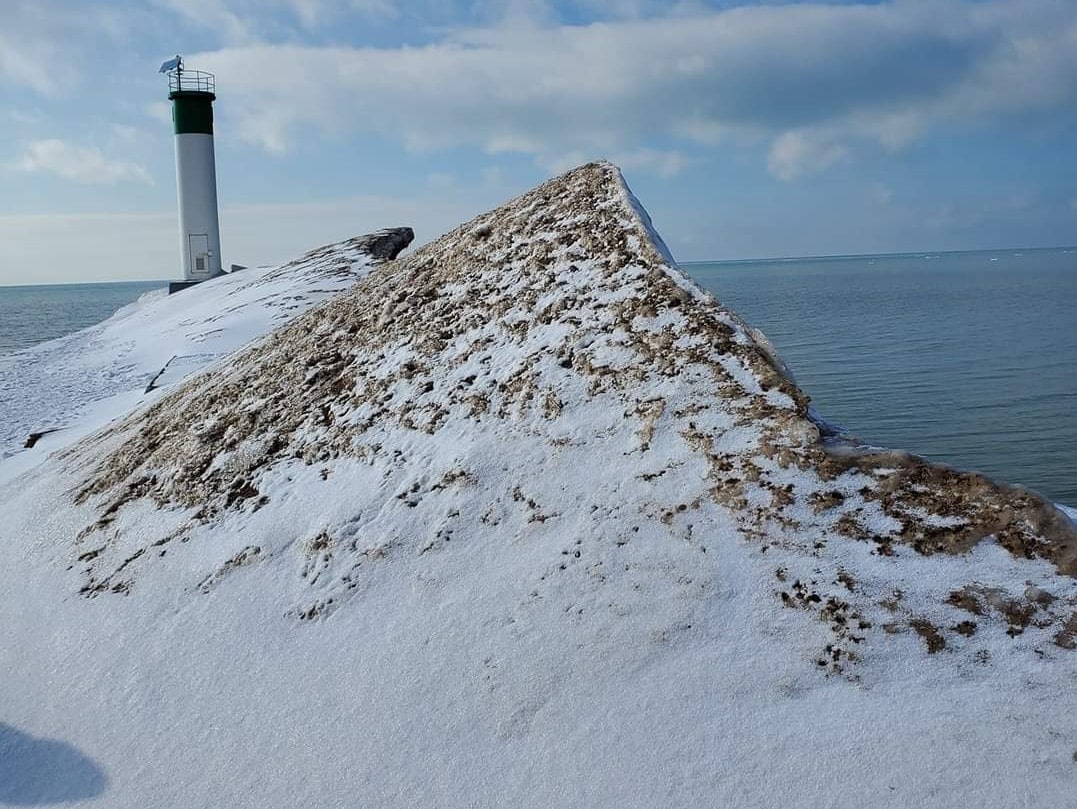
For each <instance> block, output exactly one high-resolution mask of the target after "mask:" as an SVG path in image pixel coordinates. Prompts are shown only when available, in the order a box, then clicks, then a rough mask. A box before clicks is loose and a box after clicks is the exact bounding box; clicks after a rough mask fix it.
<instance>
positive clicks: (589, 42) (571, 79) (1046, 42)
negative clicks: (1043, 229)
mask: <svg viewBox="0 0 1077 809" xmlns="http://www.w3.org/2000/svg"><path fill="white" fill-rule="evenodd" d="M200 1H204V0H200ZM540 5H541V4H540ZM648 5H649V4H646V3H638V4H637V3H627V4H626V5H625V13H626V14H632V13H635V11H634V9H635V10H636V11H639V12H640V13H642V12H643V11H646V10H647V7H648ZM529 7H530V5H529V4H525V5H524V9H525V11H526V9H527V8H529ZM525 16H527V14H525ZM531 16H534V15H533V14H532V15H531ZM198 60H199V65H200V66H204V67H205V68H206V69H209V70H214V71H216V72H217V74H218V76H219V78H220V87H221V93H222V95H221V99H222V103H221V104H220V105H219V114H220V115H222V117H228V118H229V119H230V120H229V124H230V127H231V128H232V130H233V131H234V132H237V133H238V134H239V136H240V137H242V138H244V139H246V140H249V141H252V142H255V143H258V144H260V145H261V146H262V147H264V148H266V149H267V150H270V151H278V152H279V151H283V150H285V149H287V148H288V146H289V145H290V143H292V142H293V141H294V140H296V139H297V138H299V137H307V136H309V135H310V134H316V133H318V132H322V133H331V134H334V135H337V134H340V133H342V132H374V133H378V134H382V135H386V136H388V137H393V138H396V139H399V140H400V141H402V142H403V143H405V144H407V145H408V146H409V148H412V149H416V150H432V149H438V148H446V147H455V146H477V147H479V148H481V149H483V150H485V151H486V152H488V153H499V152H519V153H525V154H531V155H533V156H535V157H536V159H538V160H539V161H540V162H542V163H543V164H544V165H550V164H554V163H557V162H558V161H559V158H560V157H561V156H563V155H569V154H574V153H580V154H596V153H600V154H608V155H611V156H612V155H614V154H616V153H622V154H627V155H630V156H631V155H633V154H636V155H638V157H637V159H638V160H640V161H641V164H642V165H644V166H645V167H647V168H650V169H654V170H658V171H659V172H665V173H667V174H674V173H676V172H677V171H678V170H680V168H681V166H682V164H681V163H679V162H678V160H677V158H675V157H670V156H667V157H666V158H663V159H661V160H659V159H658V158H657V157H656V156H655V155H656V154H657V152H655V153H654V154H652V155H651V156H650V157H647V156H646V155H647V154H648V152H647V151H646V150H645V147H647V146H649V145H651V144H653V143H655V142H657V141H659V140H661V141H665V142H668V141H670V140H672V141H678V140H679V141H681V142H691V143H695V144H701V145H713V144H714V143H716V142H719V141H720V140H721V139H725V138H727V137H728V136H730V135H734V136H737V137H750V138H756V139H758V138H765V139H767V140H769V141H770V142H771V145H770V154H769V165H770V166H771V169H772V171H774V173H775V174H776V175H777V176H779V177H783V178H786V179H792V178H796V177H803V176H807V175H809V174H811V173H813V172H816V171H819V170H822V169H825V168H826V167H828V166H831V165H834V164H835V163H837V162H839V161H842V160H844V159H846V158H848V157H850V156H852V155H854V154H855V152H856V150H857V149H860V148H864V147H865V146H867V147H872V148H883V149H888V150H896V149H901V148H903V147H905V146H906V145H907V144H908V143H910V142H911V141H913V140H914V139H916V138H917V137H919V136H920V135H921V134H922V133H924V132H928V131H930V130H931V129H932V128H934V127H938V126H942V125H947V124H949V123H952V122H954V121H959V122H961V123H969V122H975V121H977V120H981V119H985V118H998V117H1005V116H1012V118H1013V119H1014V120H1015V121H1017V122H1018V123H1020V121H1021V116H1023V115H1025V114H1028V113H1034V112H1037V111H1044V110H1048V111H1050V110H1054V111H1058V110H1065V109H1067V108H1068V107H1070V106H1072V105H1073V104H1075V103H1077V3H1072V2H1068V1H1067V0H1026V2H1024V3H1021V4H1014V3H1007V2H1000V1H999V0H994V1H991V2H972V1H971V0H918V1H917V2H894V3H884V4H879V5H853V6H849V5H780V6H763V7H758V6H751V7H742V8H735V9H731V10H726V11H706V12H703V11H696V12H695V13H693V14H690V15H688V16H677V15H674V16H667V17H654V16H651V17H648V18H646V19H643V20H636V19H625V20H615V21H612V22H603V23H596V24H592V25H586V26H559V27H557V26H549V25H547V26H541V25H537V24H536V23H535V22H534V20H533V19H527V20H525V21H524V22H509V23H505V24H501V25H497V26H495V27H487V28H473V29H468V30H458V31H455V32H453V33H451V34H449V35H447V36H446V38H444V39H442V40H440V41H438V42H435V43H432V44H428V45H424V46H420V47H400V48H369V47H368V48H348V47H314V46H303V45H295V44H279V45H264V44H263V45H250V46H247V47H238V48H225V49H222V50H219V51H215V52H208V53H204V54H200V55H199V56H198ZM267 65H287V70H267V69H266V66H267ZM641 149H644V151H640V150H641ZM680 151H683V150H674V151H673V152H670V153H668V154H669V155H673V154H677V153H678V152H680Z"/></svg>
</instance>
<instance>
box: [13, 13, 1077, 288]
mask: <svg viewBox="0 0 1077 809" xmlns="http://www.w3.org/2000/svg"><path fill="white" fill-rule="evenodd" d="M175 54H183V55H184V57H185V61H186V65H187V67H189V68H191V69H201V70H207V71H212V72H214V73H215V74H216V78H217V102H216V105H215V115H216V149H217V173H218V193H219V198H220V203H221V229H222V234H221V241H222V257H223V259H224V263H225V264H226V265H227V264H230V263H238V264H244V265H257V264H266V263H278V262H281V261H286V260H289V259H291V258H293V257H295V256H297V255H299V254H300V253H302V252H304V251H306V250H308V249H310V248H313V247H316V246H319V245H321V244H324V243H327V242H330V241H335V240H339V239H342V238H346V237H348V236H352V235H356V234H360V233H366V232H370V231H372V230H376V229H378V228H381V227H390V226H397V225H410V226H412V227H413V228H414V229H415V231H416V240H417V243H423V242H426V241H428V240H430V239H432V238H434V237H436V236H438V235H439V234H440V233H442V232H444V231H446V230H448V229H450V228H451V227H453V226H455V225H456V224H459V223H460V222H463V221H465V220H467V219H469V218H470V217H471V216H473V215H475V214H477V213H480V212H482V211H484V210H487V209H489V208H491V207H493V206H495V205H497V204H499V203H501V202H503V201H505V200H507V199H510V198H511V197H513V196H515V195H517V194H519V193H521V192H523V191H525V190H527V189H528V188H530V187H532V186H533V185H535V184H537V183H539V182H541V181H542V180H544V179H546V178H547V177H549V176H552V175H554V174H556V173H559V172H561V171H564V170H566V169H569V168H571V167H572V166H574V165H577V164H580V163H584V162H587V161H589V160H593V159H596V158H607V159H610V160H613V161H614V162H615V163H617V164H618V165H620V166H621V167H622V169H623V171H624V173H625V175H626V177H627V179H628V182H629V184H630V185H631V186H632V188H633V190H634V191H635V192H636V195H637V196H639V197H640V199H641V200H642V201H643V203H644V205H645V206H646V207H647V209H648V210H649V211H650V213H651V216H652V218H653V219H654V221H655V224H656V226H657V227H658V229H659V231H660V232H661V233H662V234H663V236H664V237H665V239H666V241H667V242H668V243H669V246H670V248H671V249H672V251H673V253H674V255H675V256H676V257H677V258H678V260H680V261H698V260H719V259H739V258H758V257H773V256H799V255H830V254H850V253H874V252H904V251H917V250H931V251H938V250H962V249H980V248H1004V247H1037V246H1062V245H1066V246H1069V245H1074V244H1077V148H1074V144H1077V2H1075V0H891V2H874V3H870V2H868V3H855V4H854V3H846V2H829V3H827V2H815V3H797V2H754V3H737V2H720V1H719V0H714V2H706V1H705V0H682V1H677V0H674V1H673V2H654V1H652V0H604V1H603V0H504V1H503V2H496V1H495V0H407V2H404V0H116V2H108V3H106V2H92V1H90V2H88V1H87V0H4V2H3V13H2V16H0V189H2V191H0V284H23V283H58V282H61V283H62V282H82V281H85V282H91V281H105V280H130V279H143V278H144V279H164V278H171V277H178V276H179V273H180V271H179V267H178V265H179V246H178V243H179V237H178V232H177V231H178V226H177V216H176V200H175V193H176V190H175V168H174V156H173V151H172V150H173V144H172V130H171V123H170V118H169V115H170V113H169V107H168V101H167V82H166V81H165V78H164V77H163V76H161V75H159V74H158V73H157V68H158V66H159V65H160V64H161V62H162V61H164V60H165V59H168V58H170V57H172V56H173V55H175Z"/></svg>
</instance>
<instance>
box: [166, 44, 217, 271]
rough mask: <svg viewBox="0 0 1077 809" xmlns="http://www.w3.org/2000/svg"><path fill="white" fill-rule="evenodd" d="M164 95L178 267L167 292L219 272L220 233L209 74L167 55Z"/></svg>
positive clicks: (211, 78) (213, 90)
mask: <svg viewBox="0 0 1077 809" xmlns="http://www.w3.org/2000/svg"><path fill="white" fill-rule="evenodd" d="M160 72H161V73H167V74H168V99H169V101H171V102H172V122H173V128H174V130H175V133H176V191H177V194H178V197H179V232H180V268H181V271H182V273H183V281H181V282H177V283H173V284H171V285H170V286H169V292H176V291H178V290H180V289H184V288H185V287H188V286H190V285H191V284H196V283H198V282H199V281H205V280H206V279H207V278H212V277H213V276H215V275H220V273H221V234H220V225H219V223H218V218H217V165H216V161H215V159H214V153H213V102H214V100H216V98H217V96H216V92H215V90H216V88H215V82H214V78H213V74H212V73H205V72H203V71H201V70H184V68H183V58H182V57H180V56H177V57H176V58H175V59H169V60H168V61H167V62H165V63H164V64H163V65H161V69H160Z"/></svg>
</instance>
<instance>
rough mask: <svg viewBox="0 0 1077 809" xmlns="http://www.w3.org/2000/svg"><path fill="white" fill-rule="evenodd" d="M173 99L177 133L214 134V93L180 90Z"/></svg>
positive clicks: (172, 96)
mask: <svg viewBox="0 0 1077 809" xmlns="http://www.w3.org/2000/svg"><path fill="white" fill-rule="evenodd" d="M169 98H171V99H172V122H173V124H174V125H175V129H176V134H177V135H187V134H195V135H212V134H213V99H214V98H216V96H214V95H213V93H200V92H192V91H184V90H180V91H178V92H174V93H172V94H171V95H169Z"/></svg>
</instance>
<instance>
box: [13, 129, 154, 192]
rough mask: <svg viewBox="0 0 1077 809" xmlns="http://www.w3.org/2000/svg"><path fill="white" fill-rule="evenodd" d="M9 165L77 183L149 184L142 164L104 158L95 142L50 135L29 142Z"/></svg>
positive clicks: (150, 180) (148, 178)
mask: <svg viewBox="0 0 1077 809" xmlns="http://www.w3.org/2000/svg"><path fill="white" fill-rule="evenodd" d="M12 168H14V169H16V170H18V171H25V172H46V173H48V174H55V175H56V176H58V177H63V178H64V179H65V180H74V181H76V182H80V183H100V184H108V185H111V184H114V183H118V182H127V181H133V182H141V183H147V184H150V185H152V184H153V178H152V177H150V174H149V172H147V171H146V169H145V168H144V167H142V166H141V165H139V164H137V163H133V162H130V161H126V160H117V159H110V158H107V157H106V156H105V155H104V154H103V153H102V152H101V150H100V149H98V148H97V147H96V146H85V145H81V144H78V143H70V142H68V141H63V140H59V139H58V138H50V139H48V140H36V141H33V142H31V143H30V144H29V145H28V146H27V147H26V151H25V152H24V153H23V156H22V157H21V158H20V159H19V160H17V161H16V162H15V163H14V164H13V165H12Z"/></svg>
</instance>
